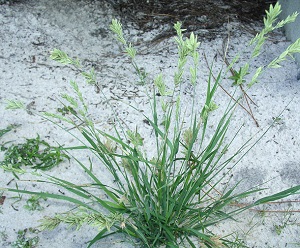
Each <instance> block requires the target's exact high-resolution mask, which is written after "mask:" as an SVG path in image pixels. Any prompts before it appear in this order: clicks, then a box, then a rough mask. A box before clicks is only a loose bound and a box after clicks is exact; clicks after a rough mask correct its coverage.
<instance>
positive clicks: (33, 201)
mask: <svg viewBox="0 0 300 248" xmlns="http://www.w3.org/2000/svg"><path fill="white" fill-rule="evenodd" d="M40 200H44V201H46V200H47V199H46V198H42V197H40V196H37V195H34V196H32V197H30V198H29V199H28V200H27V201H26V204H25V205H24V208H25V209H27V210H29V211H35V210H37V211H41V210H43V209H44V207H43V206H42V205H41V203H40Z"/></svg>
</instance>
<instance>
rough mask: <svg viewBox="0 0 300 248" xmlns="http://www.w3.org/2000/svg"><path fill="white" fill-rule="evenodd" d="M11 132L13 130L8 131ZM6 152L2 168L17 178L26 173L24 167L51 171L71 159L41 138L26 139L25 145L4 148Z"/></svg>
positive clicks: (1, 164) (1, 163) (0, 164)
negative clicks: (65, 160) (64, 160)
mask: <svg viewBox="0 0 300 248" xmlns="http://www.w3.org/2000/svg"><path fill="white" fill-rule="evenodd" d="M6 130H8V131H10V130H11V129H9V128H8V129H6ZM1 149H2V150H4V151H5V154H4V160H3V161H1V162H0V166H1V168H3V169H4V170H6V171H12V172H13V173H14V174H15V176H16V177H17V174H18V173H22V172H25V171H24V170H23V168H22V167H24V166H25V167H26V166H27V167H31V168H32V169H38V170H49V169H51V168H53V167H54V166H56V165H58V164H59V163H60V162H62V161H63V159H69V157H68V155H66V154H65V153H63V152H62V149H61V148H60V147H54V146H51V145H49V144H48V143H47V142H46V141H45V140H41V139H40V137H39V136H37V137H36V138H33V139H26V142H25V143H23V144H17V145H14V144H13V145H10V146H9V147H5V146H2V147H1Z"/></svg>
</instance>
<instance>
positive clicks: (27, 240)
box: [11, 228, 39, 248]
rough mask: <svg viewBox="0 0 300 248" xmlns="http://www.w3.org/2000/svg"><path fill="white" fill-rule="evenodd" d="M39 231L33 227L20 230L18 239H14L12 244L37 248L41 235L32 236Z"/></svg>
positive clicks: (20, 247) (16, 246) (19, 246)
mask: <svg viewBox="0 0 300 248" xmlns="http://www.w3.org/2000/svg"><path fill="white" fill-rule="evenodd" d="M35 233H37V230H35V229H33V228H28V229H24V230H19V231H18V236H17V240H16V241H14V242H13V243H12V244H11V245H12V247H14V248H35V247H37V245H38V243H39V237H38V236H34V237H30V236H32V234H35Z"/></svg>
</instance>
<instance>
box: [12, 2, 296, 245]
mask: <svg viewBox="0 0 300 248" xmlns="http://www.w3.org/2000/svg"><path fill="white" fill-rule="evenodd" d="M279 13H280V5H279V4H276V5H275V6H271V7H270V9H269V11H268V12H267V17H266V18H265V19H264V23H265V28H264V29H263V31H262V32H261V33H260V34H258V35H257V36H256V37H255V38H254V39H253V40H252V41H251V42H250V45H251V46H253V54H252V57H251V58H250V60H249V62H247V63H246V64H245V65H244V66H242V67H241V68H240V69H239V70H237V71H236V73H235V75H234V77H233V78H231V79H232V80H233V81H234V84H235V85H237V86H239V85H242V84H246V83H247V81H246V79H245V75H247V74H248V73H249V71H250V69H251V59H253V58H255V57H256V56H259V54H260V51H261V47H262V45H263V43H264V41H265V39H266V37H267V34H268V33H269V32H271V31H272V30H274V29H275V28H278V27H281V26H283V25H284V24H285V23H288V22H291V21H293V20H294V19H295V18H296V14H294V15H292V16H289V17H288V18H287V19H286V20H284V21H281V22H278V23H277V24H276V23H275V21H276V19H277V16H278V15H279ZM274 24H275V26H274ZM174 28H175V30H176V32H177V38H176V39H175V42H176V45H177V47H178V67H177V71H176V72H175V74H174V84H173V87H172V88H168V87H167V85H166V83H165V81H164V77H163V75H162V74H161V75H158V76H157V77H156V78H155V80H154V86H155V88H154V90H153V91H152V92H148V91H146V90H145V91H146V94H147V95H148V96H149V98H150V100H151V103H150V104H151V109H152V113H151V115H150V116H147V115H144V116H143V118H144V119H145V120H146V121H147V123H148V124H149V125H150V126H151V128H152V129H153V133H154V141H155V145H154V147H152V149H153V151H154V154H155V155H154V157H152V156H151V158H148V155H147V151H144V150H143V145H144V137H143V136H142V134H141V132H140V131H139V130H138V128H136V129H135V130H128V128H126V127H125V126H124V125H122V123H121V122H120V121H119V122H118V121H117V123H118V125H115V129H114V133H107V132H104V131H103V130H100V129H98V128H97V127H96V125H95V124H94V123H93V121H92V120H91V118H90V117H89V112H88V105H87V104H86V102H85V100H84V97H83V94H82V93H81V91H80V89H79V85H78V83H76V82H74V81H71V87H72V88H73V90H74V92H75V94H76V97H72V96H70V95H67V94H64V95H62V98H63V99H64V100H65V104H64V108H67V109H72V110H73V111H70V114H71V116H69V115H64V114H63V113H61V114H57V113H48V112H47V113H45V114H44V116H43V117H44V118H47V119H48V120H50V121H52V122H54V121H55V120H57V119H58V120H59V121H64V122H65V123H66V124H68V125H72V127H74V129H73V130H77V131H79V132H78V133H80V134H81V135H82V136H79V135H78V133H76V132H75V133H73V132H71V131H70V130H71V129H66V128H65V127H62V128H63V129H64V130H66V132H69V133H70V134H71V135H73V137H75V138H76V139H78V140H79V141H80V142H81V144H82V145H80V146H77V147H65V148H64V149H65V150H67V149H72V150H85V152H86V151H89V152H91V154H93V155H94V156H96V158H98V159H99V161H101V164H102V165H103V166H105V167H106V169H107V171H108V172H109V173H110V174H111V176H112V177H113V179H114V185H113V186H108V185H107V184H106V182H104V181H101V180H100V179H99V178H97V176H96V175H95V173H94V171H95V170H98V167H97V166H99V163H95V164H93V163H92V162H91V160H90V163H89V164H88V165H87V164H85V163H84V162H83V161H80V160H78V159H76V158H74V160H75V161H77V162H78V164H79V166H80V167H81V168H82V169H83V171H84V172H85V173H86V174H87V175H88V176H89V177H90V179H91V181H92V182H91V184H85V185H78V184H75V183H73V182H69V181H66V180H63V179H59V178H57V177H49V176H48V177H47V175H46V180H44V182H45V181H46V182H48V183H53V184H55V185H59V186H60V187H62V188H64V189H66V191H68V192H69V193H70V195H67V194H66V195H59V194H50V193H44V192H34V191H27V190H21V189H13V188H10V189H8V190H10V191H12V192H18V193H26V194H32V195H36V196H39V197H47V198H54V199H59V200H64V201H68V202H71V203H73V204H74V205H76V206H77V207H79V210H74V211H70V212H69V213H68V214H56V215H55V216H53V217H45V218H44V219H43V220H42V221H41V225H40V228H41V229H53V228H55V227H57V226H58V225H59V224H60V223H67V224H69V225H71V226H75V227H76V228H77V229H79V228H81V227H82V226H83V225H84V224H90V225H92V226H95V227H96V228H98V230H99V233H98V234H97V235H96V236H95V238H94V239H93V240H91V241H90V243H89V245H88V247H90V246H92V245H93V244H95V243H96V242H97V241H98V240H101V239H102V238H104V237H107V236H109V235H113V234H116V233H124V234H126V235H128V236H130V237H132V238H133V239H135V240H138V241H139V244H140V245H141V246H142V247H160V246H161V245H163V246H166V247H183V246H185V245H186V244H188V245H190V246H191V247H199V244H200V246H201V247H222V246H225V247H232V246H233V245H236V246H239V245H242V244H241V242H240V240H236V241H234V240H233V241H230V240H228V239H227V238H226V237H219V236H217V235H215V234H214V233H213V232H212V231H210V227H212V226H214V225H215V224H217V223H219V222H222V221H224V220H226V219H234V218H236V215H237V214H239V213H241V212H243V211H245V210H247V209H249V208H252V207H255V206H257V205H260V204H264V203H267V202H270V201H276V200H278V199H281V198H284V197H287V196H290V195H293V194H297V193H298V192H299V190H300V185H298V186H295V187H293V188H289V189H286V190H284V191H281V192H279V193H277V194H273V195H270V196H267V197H263V198H261V199H258V200H256V201H254V202H253V203H251V204H248V205H242V206H241V207H233V206H231V203H233V202H240V201H241V200H242V199H245V198H247V197H248V196H250V195H252V194H254V193H256V192H259V191H262V190H263V189H259V188H253V189H250V190H246V191H243V192H239V193H238V191H237V190H236V189H237V188H238V186H239V184H238V183H237V184H235V185H233V186H232V187H229V186H224V185H223V184H222V178H223V175H224V174H225V175H226V173H228V170H226V168H228V167H229V166H230V167H234V166H236V165H237V164H238V163H239V162H240V160H241V158H242V157H243V156H245V155H246V154H247V152H248V151H249V150H250V149H251V148H252V147H253V145H251V146H250V148H249V147H248V144H249V142H246V143H245V144H241V147H240V148H239V149H238V150H235V151H231V153H230V152H228V151H230V148H231V145H232V143H233V142H235V138H236V136H237V135H239V130H237V131H236V133H235V134H234V135H233V137H232V138H231V139H230V141H229V142H228V143H225V138H226V137H227V132H228V129H229V127H230V123H231V118H232V116H233V115H234V113H235V109H236V106H237V104H238V102H239V101H240V100H241V98H242V96H238V97H236V98H235V99H237V101H230V102H229V103H228V105H227V107H226V109H225V110H224V112H221V113H220V118H219V121H218V123H217V124H216V125H214V127H211V126H210V125H209V124H210V117H211V112H212V111H218V106H217V104H216V102H215V100H214V95H215V93H216V91H217V90H218V87H219V86H220V85H221V83H222V78H226V77H225V76H224V75H223V74H224V72H222V71H221V72H220V73H219V74H218V75H217V76H216V77H215V78H216V79H215V80H214V79H213V78H214V77H213V75H212V68H210V73H209V77H208V79H207V81H206V84H207V92H206V98H205V99H204V102H203V105H202V106H198V104H197V103H196V101H195V96H196V94H193V95H194V98H193V100H192V101H191V106H190V108H191V113H192V114H191V115H190V117H189V118H188V117H187V116H185V111H183V110H182V108H183V107H182V103H181V90H182V89H181V87H180V86H181V84H182V81H183V75H184V73H185V72H186V65H187V61H188V60H190V61H191V63H192V66H190V68H189V73H190V78H191V81H190V83H191V85H192V87H193V89H194V92H195V91H196V85H197V83H198V82H197V70H198V61H199V52H198V48H199V46H200V43H199V42H198V41H197V36H196V35H194V34H193V33H192V34H191V35H190V37H189V38H184V36H183V32H184V30H183V29H182V28H181V23H179V22H178V23H176V24H175V25H174ZM111 30H112V31H113V32H114V33H115V34H116V38H117V40H118V41H120V42H121V44H122V45H123V47H124V51H125V53H127V54H128V56H129V58H130V59H131V61H132V64H133V67H134V69H135V72H136V74H137V76H138V77H139V82H140V83H143V84H145V83H146V81H145V79H146V77H147V74H146V73H144V72H142V71H141V69H140V68H141V67H139V66H138V65H137V64H136V60H135V57H136V53H137V51H136V50H135V48H133V46H132V44H131V43H129V42H127V41H126V39H125V38H124V36H123V32H122V25H121V24H120V22H119V21H117V20H113V21H112V24H111ZM299 51H300V39H299V40H298V41H296V43H294V44H293V45H291V46H289V47H288V48H287V50H286V51H285V52H284V53H282V54H281V55H280V56H279V57H277V58H275V59H274V60H273V61H272V62H271V63H270V64H269V65H266V66H263V67H260V68H258V69H257V70H256V71H255V73H254V75H253V77H252V78H251V79H250V81H249V82H248V84H247V85H246V87H247V89H250V88H251V87H252V86H253V85H254V84H255V83H257V82H258V80H259V76H260V75H261V73H262V72H263V71H264V70H266V69H268V68H277V67H278V66H280V63H281V62H282V61H283V60H285V59H286V57H287V56H288V55H292V54H293V53H295V52H299ZM51 58H52V59H54V60H56V61H58V62H60V63H63V64H70V65H73V66H75V68H78V69H79V70H80V71H81V70H82V68H81V66H80V63H79V61H78V59H76V60H73V59H72V58H70V57H69V56H68V55H67V54H65V53H64V52H62V51H60V50H58V49H55V50H54V51H53V52H52V53H51ZM238 59H239V56H237V57H235V58H234V60H233V61H232V63H231V64H230V65H229V67H228V68H227V70H226V72H228V71H229V70H230V68H232V66H233V65H234V64H235V63H236V61H237V60H238ZM226 72H225V73H226ZM82 75H83V76H84V78H85V79H86V80H87V81H88V83H90V82H91V81H90V80H91V79H93V80H92V81H93V84H97V82H96V81H95V78H94V74H93V75H91V73H87V74H86V73H82ZM88 75H89V76H88ZM103 97H105V95H103ZM18 106H20V107H21V108H22V106H24V105H23V104H21V103H20V102H18V101H11V102H10V108H18ZM159 112H162V113H163V115H162V116H161V117H160V115H159ZM278 118H279V116H278ZM78 123H81V124H82V125H77V124H78ZM184 123H187V124H188V126H186V125H184ZM57 125H60V124H58V123H57ZM264 134H265V133H264ZM205 137H209V140H208V141H207V140H206V139H205ZM146 138H147V139H148V138H149V137H146ZM225 154H231V155H226V156H225ZM40 182H42V180H40ZM89 186H90V187H91V188H92V189H91V190H90V188H89ZM97 189H98V190H99V191H102V192H104V193H105V194H106V196H107V198H105V199H103V198H101V197H99V195H100V194H99V193H97V192H96V190H97ZM95 192H96V193H95ZM98 206H101V209H100V210H99V207H98ZM193 238H196V239H197V240H198V241H199V243H198V244H196V243H195V241H194V240H193Z"/></svg>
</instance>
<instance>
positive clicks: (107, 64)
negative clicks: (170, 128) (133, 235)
mask: <svg viewBox="0 0 300 248" xmlns="http://www.w3.org/2000/svg"><path fill="white" fill-rule="evenodd" d="M114 17H117V15H116V13H114V12H113V11H112V10H111V8H110V7H109V5H107V4H105V3H103V2H101V1H84V0H82V1H74V0H72V1H71V0H52V1H47V0H41V1H31V0H29V1H25V2H24V3H18V4H13V5H11V6H9V5H7V4H4V5H0V71H1V73H0V86H1V88H0V89H1V91H0V115H1V116H0V118H1V122H0V129H3V128H5V127H7V126H8V125H10V124H21V126H20V127H19V128H17V129H16V130H15V132H11V133H9V134H7V135H5V136H4V137H3V138H2V140H1V142H6V141H14V142H18V143H20V142H22V141H24V138H34V137H36V134H39V135H40V136H41V137H42V138H44V139H45V140H47V141H48V142H50V143H52V144H55V142H59V143H60V144H66V145H70V144H74V140H73V138H72V137H70V136H68V135H66V134H65V133H63V132H62V131H61V130H60V129H59V128H57V127H55V126H53V125H52V124H49V123H47V122H45V121H44V120H42V119H41V118H39V117H37V116H33V115H29V114H28V113H24V112H22V111H16V112H13V111H7V110H5V99H16V100H21V101H23V102H25V103H26V104H28V105H27V106H28V108H32V109H34V110H35V111H45V110H47V111H54V112H55V110H56V109H57V108H59V107H61V105H60V103H59V100H58V96H59V94H61V93H64V92H71V89H70V87H69V84H68V82H69V81H70V80H77V81H78V82H79V83H80V82H82V83H80V87H81V89H82V91H83V93H84V95H85V97H86V99H87V102H88V103H89V105H90V112H91V115H92V116H93V119H94V120H95V122H97V123H98V125H99V126H100V127H101V128H103V129H104V130H108V131H109V130H111V129H112V123H113V121H114V117H115V116H114V113H113V111H112V108H113V109H114V110H116V113H117V115H118V117H119V118H120V119H122V120H123V121H124V122H125V123H126V124H127V125H128V127H130V128H135V127H136V126H137V127H138V128H139V129H140V130H142V131H141V132H142V134H143V135H144V136H147V135H150V133H151V130H149V127H148V126H147V124H146V123H145V122H143V117H142V116H141V115H139V114H137V113H136V112H135V111H133V110H130V109H129V108H128V107H127V105H126V104H124V102H126V103H130V104H132V105H134V106H136V107H138V108H139V109H142V110H143V111H144V113H149V106H148V105H147V103H148V100H147V98H146V97H145V94H144V93H143V86H139V85H136V80H137V78H136V77H135V76H132V73H131V72H132V68H131V67H130V64H129V61H128V60H127V59H126V57H125V56H124V55H122V53H121V52H120V51H121V50H120V49H119V46H118V44H116V42H115V41H114V40H113V35H112V34H111V33H110V31H109V28H108V27H109V24H110V22H111V19H112V18H114ZM230 25H231V32H230V44H229V47H228V49H229V50H228V51H229V58H232V57H233V55H234V54H235V53H236V52H238V51H240V50H242V49H244V47H245V44H247V41H248V40H249V39H251V37H252V34H251V33H249V32H248V31H246V29H245V28H243V27H242V26H241V25H240V24H239V23H232V24H230ZM255 26H256V28H259V25H258V24H255ZM127 28H128V27H125V31H124V32H125V35H126V37H128V38H129V39H131V40H132V41H133V42H139V43H142V45H140V46H139V47H138V48H139V50H140V51H142V53H141V54H142V55H139V56H138V61H139V62H140V63H142V64H143V67H144V69H145V70H146V71H147V72H149V78H150V79H151V78H154V77H155V75H156V74H157V73H159V72H160V71H163V73H164V75H165V77H166V78H167V79H170V80H169V81H170V82H172V80H171V76H172V75H173V73H174V70H175V69H176V61H177V60H176V59H177V56H176V46H174V41H173V38H170V39H165V40H163V41H162V42H161V43H158V44H150V43H145V42H147V41H149V40H151V37H153V34H154V33H155V32H149V33H143V32H142V31H139V30H134V29H131V31H128V30H129V29H127ZM252 30H255V28H254V27H252ZM156 32H159V30H158V31H156ZM227 34H228V32H227V31H226V25H224V27H223V28H222V29H220V33H219V35H217V36H216V37H215V39H209V40H207V39H205V31H203V30H202V32H200V33H199V38H200V40H201V41H202V44H201V51H200V54H201V56H202V57H201V62H200V68H201V69H200V74H201V75H200V79H201V80H203V82H205V81H204V79H205V78H207V74H208V72H207V71H208V70H207V66H206V64H205V60H204V54H205V55H206V57H207V58H208V61H209V63H211V62H212V61H213V60H214V64H215V68H214V69H215V70H218V69H219V68H221V67H222V66H223V67H224V62H223V61H222V59H221V57H220V56H215V55H217V54H218V51H221V50H222V44H223V40H224V38H225V39H226V37H227ZM289 44H290V43H289V42H288V41H286V39H285V37H284V36H283V34H282V33H280V32H279V33H277V34H276V35H273V36H272V39H270V40H268V41H267V44H266V46H265V48H264V50H263V53H262V56H261V57H260V58H259V59H257V60H256V61H255V64H256V65H255V66H259V65H261V64H266V63H268V62H270V61H271V60H272V59H273V58H274V57H275V56H276V55H278V54H279V53H280V52H282V51H284V49H285V48H286V47H287V46H288V45H289ZM54 48H59V49H61V50H63V51H65V52H67V53H68V54H69V55H70V56H72V57H78V58H80V60H81V61H82V63H83V64H84V65H85V66H86V67H87V68H90V67H91V66H93V67H94V68H95V71H96V74H97V78H98V80H99V85H100V88H101V90H102V91H103V93H104V94H105V95H106V97H107V99H109V101H106V100H105V99H103V97H102V96H101V94H100V93H98V92H97V90H96V89H95V88H94V87H92V86H89V85H85V84H84V83H83V80H82V78H81V77H80V75H79V74H78V72H76V71H75V70H73V69H72V68H71V67H69V66H62V65H59V64H57V63H56V62H53V61H51V60H50V59H49V54H50V51H51V50H53V49H54ZM244 55H245V58H247V56H249V51H248V50H247V49H246V50H245V51H244ZM214 58H215V59H214ZM242 62H243V61H241V63H242ZM203 82H202V81H201V82H200V84H199V87H198V88H197V98H198V100H199V102H201V99H203V96H204V90H205V84H204V83H203ZM201 83H202V84H201ZM150 85H151V80H149V82H148V86H146V87H149V88H151V86H150ZM183 87H184V92H185V93H186V94H185V95H186V97H184V98H183V99H182V102H183V106H189V104H190V96H191V94H192V92H191V87H190V86H189V85H188V84H187V83H186V84H184V85H183ZM224 87H226V88H227V89H229V90H230V88H231V87H230V83H229V82H226V80H225V81H224ZM299 87H300V86H299V81H297V66H296V64H295V63H294V62H293V61H287V62H286V63H284V67H282V68H280V69H278V70H276V71H274V70H273V71H268V72H266V74H264V75H263V76H262V78H261V81H260V83H259V84H257V85H256V86H255V87H253V89H251V91H250V92H249V95H250V97H251V98H252V99H253V101H254V102H255V103H256V105H254V104H252V105H251V107H252V110H253V113H254V116H255V118H256V120H257V122H258V123H259V126H260V127H257V126H256V125H255V123H254V121H253V120H252V119H251V117H250V116H249V115H248V114H247V113H246V112H245V111H243V110H242V109H239V110H238V111H237V114H236V116H235V117H234V119H233V124H232V125H233V128H234V127H238V126H240V125H241V124H244V125H245V127H244V128H243V131H242V135H240V136H239V137H238V138H237V140H236V145H235V146H236V147H237V146H238V145H239V144H242V143H243V142H245V141H246V140H247V139H248V138H249V137H250V136H251V135H253V134H255V133H256V132H258V131H261V130H263V129H264V128H267V127H268V126H269V125H270V123H272V120H273V118H275V117H276V116H278V114H279V113H280V112H281V111H283V114H282V117H281V118H282V120H281V121H280V122H279V123H278V124H276V125H275V126H273V127H272V128H271V129H270V131H269V132H268V133H267V134H266V136H265V137H263V138H262V140H261V141H260V142H259V143H258V144H257V145H256V146H255V147H254V148H253V150H252V151H251V152H250V153H249V154H248V155H247V156H246V157H245V158H244V159H243V160H242V161H241V163H240V164H239V165H238V166H237V167H236V168H235V169H234V170H233V171H232V178H233V179H232V180H233V181H235V182H237V181H238V180H242V179H243V181H242V183H241V187H242V189H248V188H250V187H252V186H255V185H260V184H263V183H265V184H264V185H263V187H266V188H268V189H267V190H266V191H265V192H264V193H263V194H262V195H267V194H271V193H275V192H278V191H280V190H283V189H286V188H288V187H291V186H295V185H298V184H300V176H299V171H300V163H299V161H300V151H299V145H300V129H299V126H300V125H299V124H300V123H299V122H300V121H299V120H300V111H299V106H300V105H299V103H300V95H299V93H298V92H299ZM116 99H117V100H116ZM228 100H229V98H228V96H226V94H225V93H224V92H223V91H221V90H219V92H218V94H217V98H216V102H217V104H218V105H220V106H223V105H224V104H225V103H227V102H228ZM217 116H218V115H217V113H215V114H214V118H216V117H217ZM149 149H151V144H150V143H149V144H146V145H145V150H149ZM1 156H3V153H2V154H1ZM76 156H78V158H79V159H82V161H87V157H86V155H85V154H76ZM49 173H51V174H52V175H56V176H58V175H59V176H61V177H62V178H65V179H68V180H71V181H73V182H82V181H86V180H87V179H86V178H85V176H84V175H83V173H82V171H81V170H80V168H78V166H77V165H76V163H75V162H74V161H72V160H71V161H70V162H65V163H63V164H62V165H60V166H58V167H56V168H54V169H53V170H51V171H50V172H49ZM99 177H100V178H102V179H106V180H109V178H110V177H109V175H107V172H106V171H105V169H104V168H103V167H101V166H100V167H99ZM0 178H1V180H0V187H7V184H8V183H9V186H10V187H14V186H15V185H16V183H18V185H19V187H20V188H24V187H26V189H32V188H34V189H40V190H44V191H48V190H49V191H52V192H53V189H51V188H49V186H47V185H37V184H35V183H32V182H31V183H28V182H25V183H24V182H17V181H16V180H13V181H12V179H14V177H13V175H11V174H10V173H6V172H4V171H3V170H1V171H0ZM22 179H25V177H24V178H23V177H22ZM107 183H109V182H107ZM54 192H58V189H55V190H54ZM3 195H4V196H6V199H5V201H4V203H3V205H2V206H1V209H0V210H1V213H0V219H1V221H0V234H1V235H0V246H1V247H11V244H12V242H14V241H15V240H16V238H17V231H18V230H24V229H26V228H30V227H32V228H35V227H36V226H38V222H37V221H38V220H39V219H41V218H42V216H45V215H48V216H51V215H53V214H54V213H56V212H64V211H67V210H69V209H70V208H71V207H72V206H70V205H68V204H65V203H62V202H56V201H52V200H47V201H46V202H42V205H43V206H44V207H45V208H44V210H42V211H34V212H30V211H28V210H26V209H24V208H23V206H24V204H25V200H26V199H27V198H26V196H24V197H23V201H21V202H17V203H15V204H13V203H14V202H15V201H16V199H15V198H12V197H13V196H15V195H13V194H10V193H8V192H4V193H3ZM251 200H252V199H251ZM253 200H254V199H253ZM289 200H300V198H299V196H292V197H291V198H289ZM12 204H13V205H12ZM264 209H265V210H267V211H266V212H265V214H264V215H262V214H259V213H258V212H257V211H249V212H246V213H244V214H243V215H241V216H239V217H240V221H239V222H233V221H228V222H225V223H223V224H222V225H218V226H216V227H214V231H215V232H217V233H219V234H220V235H222V236H225V235H228V234H233V237H235V236H236V237H238V238H239V239H241V240H243V241H244V242H245V244H246V245H247V246H248V247H261V248H265V247H290V248H291V247H299V245H300V234H299V232H300V228H299V225H300V221H299V212H298V213H295V212H293V210H298V211H299V209H300V204H299V202H298V203H297V202H296V203H292V202H290V203H285V204H283V203H282V204H274V205H267V206H265V207H264ZM270 210H279V211H283V213H280V212H275V213H274V212H273V213H271V212H268V211H270ZM287 210H289V211H291V212H289V213H288V212H287ZM280 226H281V227H282V228H280ZM276 227H277V232H276ZM278 230H280V231H281V232H280V233H278ZM96 233H97V230H94V229H92V228H89V227H83V228H82V229H81V231H79V232H75V231H74V230H72V229H68V228H67V227H66V226H60V227H58V228H57V229H55V230H54V231H51V232H50V231H47V232H41V233H38V234H36V235H37V236H38V237H39V238H40V241H39V244H38V247H53V248H60V247H65V248H68V247H70V248H77V247H85V246H86V243H87V242H88V241H89V240H90V239H92V238H93V237H94V235H95V234H96ZM124 241H125V242H124ZM132 246H133V245H132V244H131V243H129V242H126V239H125V238H124V237H122V236H118V237H113V238H109V239H106V240H104V241H101V242H99V243H97V245H95V247H104V248H105V247H132Z"/></svg>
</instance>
